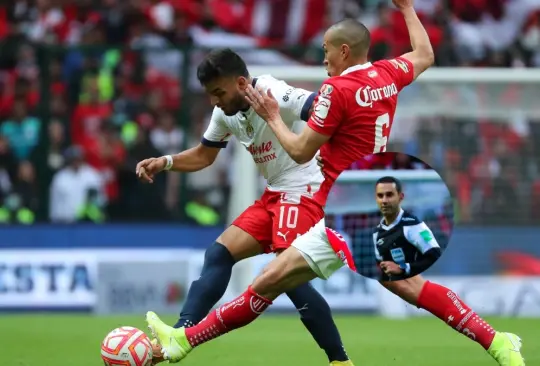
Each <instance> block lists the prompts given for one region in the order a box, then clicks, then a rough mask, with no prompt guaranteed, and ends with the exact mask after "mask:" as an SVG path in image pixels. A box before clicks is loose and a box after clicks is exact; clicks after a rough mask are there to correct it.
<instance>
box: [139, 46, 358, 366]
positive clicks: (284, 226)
mask: <svg viewBox="0 0 540 366" xmlns="http://www.w3.org/2000/svg"><path fill="white" fill-rule="evenodd" d="M197 77H198V79H199V81H200V82H201V84H202V85H203V86H204V88H205V89H206V92H207V93H208V95H209V96H210V100H211V103H212V104H213V105H214V106H215V107H214V111H213V113H212V117H211V120H210V124H209V126H208V129H207V130H206V132H205V133H204V136H203V138H202V141H201V143H200V144H199V145H197V146H196V147H194V148H192V149H189V150H186V151H184V152H181V153H179V154H176V155H173V156H170V155H168V156H163V157H159V158H151V159H147V160H144V161H141V162H140V163H139V164H138V165H137V174H138V176H139V177H140V178H141V179H142V180H144V181H147V182H152V179H153V176H154V175H155V174H156V173H158V172H160V171H162V170H172V171H177V172H193V171H198V170H201V169H204V168H205V167H207V166H209V165H211V164H212V163H213V162H214V160H215V159H216V157H217V155H218V153H219V151H220V150H221V149H223V148H225V147H226V146H227V142H228V140H229V139H230V138H231V137H232V136H235V138H236V139H237V140H238V141H239V142H240V143H241V144H242V145H243V146H244V147H245V148H246V149H247V150H248V151H249V152H250V153H251V155H252V156H253V160H254V162H255V164H257V167H258V169H259V171H260V172H261V173H262V175H264V177H265V178H266V180H267V182H268V184H267V188H266V190H265V192H264V194H263V195H262V197H261V198H260V199H259V200H257V201H256V202H255V203H254V204H253V205H252V206H250V207H248V208H247V209H246V210H245V211H244V212H243V213H242V214H241V215H240V216H239V217H238V218H237V219H236V220H235V221H234V222H233V223H232V225H231V226H229V227H228V228H227V229H226V230H225V231H224V232H223V234H221V235H220V236H219V237H218V238H217V240H216V242H215V243H213V244H212V245H211V246H210V247H209V248H208V249H207V250H206V255H205V261H204V265H203V269H202V272H201V277H200V278H199V279H198V280H196V281H194V282H193V283H192V284H191V287H190V290H189V292H188V295H187V299H186V301H185V305H184V307H183V309H182V312H181V314H180V319H179V321H178V322H177V324H176V325H175V327H176V328H180V327H189V326H192V325H195V324H197V323H198V322H199V321H201V320H202V319H203V318H204V317H205V316H206V315H207V314H208V312H209V311H210V310H211V309H212V308H213V306H214V305H215V304H216V303H217V302H218V301H219V299H220V298H221V297H222V296H223V294H224V293H225V291H226V289H227V285H228V283H229V280H230V277H231V271H232V267H233V266H234V264H235V263H236V262H238V261H240V260H242V259H245V258H248V257H252V256H255V255H258V254H262V253H271V252H273V253H280V252H281V251H283V250H284V249H286V248H288V247H289V246H290V245H291V243H292V242H293V240H294V239H295V238H296V237H297V236H299V235H301V234H304V233H305V232H307V231H308V230H309V229H310V228H311V227H312V226H313V225H315V224H316V223H317V222H319V221H320V220H321V219H322V218H323V217H324V211H323V207H324V202H323V201H321V199H318V200H317V197H318V195H317V193H318V191H319V187H320V185H321V183H322V182H323V180H324V178H323V175H322V173H321V171H320V169H319V167H318V166H317V161H316V160H315V159H311V160H309V161H308V162H306V163H304V164H297V163H296V162H295V161H294V160H293V159H291V158H290V157H289V155H288V154H287V153H286V152H285V151H284V150H283V148H282V147H281V145H280V144H279V141H278V140H277V138H276V136H275V135H274V133H273V132H272V130H271V128H270V127H269V126H268V124H267V123H266V122H265V121H264V120H263V119H262V118H261V117H259V116H258V115H257V113H255V112H254V111H253V109H251V108H250V106H249V104H248V103H247V101H246V100H245V89H246V88H247V87H248V86H253V87H260V88H263V89H269V88H271V89H272V90H273V91H274V93H275V95H276V97H277V98H278V99H279V104H280V107H281V116H282V119H283V121H284V122H285V123H286V125H287V126H288V127H289V128H291V129H292V128H293V127H294V126H295V125H296V124H297V123H304V122H303V121H301V119H303V120H304V121H306V120H307V119H308V117H309V110H310V108H311V105H312V103H313V100H314V99H315V93H312V92H308V91H306V90H303V89H299V88H293V87H291V86H289V85H287V84H286V83H285V82H283V81H280V80H277V79H275V78H273V77H271V76H269V75H264V76H260V77H257V78H252V77H251V76H250V75H249V73H248V70H247V67H246V64H245V63H244V61H243V60H242V59H241V58H240V56H238V55H237V54H236V53H234V52H233V51H231V50H230V49H222V50H216V51H213V52H211V53H210V54H209V55H207V57H206V58H205V60H203V61H202V63H201V64H200V65H199V67H198V70H197ZM287 296H288V297H289V298H290V299H291V301H292V302H293V304H294V305H295V306H296V308H297V309H299V312H300V314H301V320H302V322H303V323H304V325H305V326H306V328H307V329H308V330H309V332H310V333H311V334H312V336H313V338H314V339H315V340H316V342H317V343H318V345H319V346H320V347H321V348H322V349H323V350H324V351H325V352H326V355H327V357H328V359H329V361H330V363H331V364H332V365H352V362H351V361H350V360H349V359H348V356H347V354H346V352H345V349H344V347H343V345H342V342H341V338H340V335H339V332H338V330H337V327H336V325H335V323H334V321H333V319H332V315H331V312H330V308H329V306H328V304H327V302H326V300H325V299H324V298H323V297H322V296H321V295H320V294H319V293H318V292H317V291H316V290H315V289H314V288H313V287H312V286H311V285H310V284H308V283H306V284H303V285H301V286H299V287H297V288H295V289H293V290H291V291H289V292H287Z"/></svg>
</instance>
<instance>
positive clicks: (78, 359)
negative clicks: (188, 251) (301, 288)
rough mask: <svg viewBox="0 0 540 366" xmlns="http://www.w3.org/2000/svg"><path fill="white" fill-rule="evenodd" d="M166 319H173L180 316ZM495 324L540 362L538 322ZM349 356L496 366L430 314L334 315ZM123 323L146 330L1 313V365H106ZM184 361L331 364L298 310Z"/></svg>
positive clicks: (377, 364) (426, 364)
mask: <svg viewBox="0 0 540 366" xmlns="http://www.w3.org/2000/svg"><path fill="white" fill-rule="evenodd" d="M164 320H167V321H170V322H173V321H174V320H175V317H166V318H164ZM488 320H489V321H490V322H491V324H492V325H493V326H494V327H496V328H497V329H501V330H507V331H511V332H514V333H517V334H518V335H520V336H521V337H522V339H523V343H524V346H523V354H524V356H525V361H526V362H527V365H531V366H534V365H540V343H539V339H540V321H539V320H536V319H534V320H532V319H531V320H528V319H501V318H495V319H488ZM336 321H337V323H338V326H339V328H340V330H341V333H342V336H343V340H344V342H345V346H346V348H347V351H348V353H349V356H350V357H351V359H352V360H353V362H354V363H355V365H356V366H387V365H388V366H467V365H470V366H492V365H496V363H495V362H494V361H493V360H492V359H491V357H489V356H488V355H487V354H486V352H484V350H483V349H482V348H481V347H480V346H479V345H478V344H475V343H474V342H472V341H470V340H468V339H467V338H465V337H464V336H462V335H459V334H457V333H456V332H454V331H453V330H451V329H450V328H448V327H446V326H445V325H444V324H442V323H441V322H440V321H439V320H436V319H433V318H420V319H407V320H388V319H382V318H377V317H363V316H337V317H336ZM121 325H130V326H135V327H138V328H140V329H143V330H146V326H145V323H144V315H143V314H142V315H141V316H140V317H93V316H84V315H8V314H5V315H1V316H0V334H1V336H2V342H1V346H0V348H1V350H2V352H1V353H2V357H1V361H0V365H2V366H64V365H66V366H67V365H69V366H95V365H102V361H101V360H100V357H99V352H100V350H99V345H100V342H101V341H102V339H103V337H104V336H105V335H106V334H107V332H109V331H110V330H112V329H113V328H115V327H117V326H121ZM180 364H181V365H186V366H196V365H197V366H200V365H204V366H218V365H222V366H233V365H234V366H241V365H249V366H263V365H264V366H274V365H280V366H298V365H309V366H316V365H321V366H323V365H328V363H327V361H326V357H325V355H324V353H323V352H322V350H320V349H319V348H318V347H317V345H316V344H315V342H314V341H313V340H312V339H311V337H310V335H309V334H308V333H307V331H306V330H305V329H304V328H303V326H302V324H301V322H300V321H299V320H298V318H297V317H296V316H293V315H290V316H288V315H287V316H278V315H268V316H263V317H262V318H261V319H259V320H258V321H256V322H255V323H253V324H251V325H249V326H248V327H246V328H244V329H241V330H239V331H236V332H233V333H231V334H228V335H225V336H224V337H222V338H220V339H217V340H214V341H212V342H211V343H208V344H205V345H203V346H201V347H200V348H198V349H196V350H194V351H193V352H192V354H191V355H190V356H189V357H188V358H187V359H186V360H185V361H183V362H182V363H180Z"/></svg>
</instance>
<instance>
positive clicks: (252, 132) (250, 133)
mask: <svg viewBox="0 0 540 366" xmlns="http://www.w3.org/2000/svg"><path fill="white" fill-rule="evenodd" d="M246 133H247V135H248V137H249V138H250V139H252V138H253V136H254V135H255V129H254V128H253V124H252V123H251V121H248V123H247V126H246Z"/></svg>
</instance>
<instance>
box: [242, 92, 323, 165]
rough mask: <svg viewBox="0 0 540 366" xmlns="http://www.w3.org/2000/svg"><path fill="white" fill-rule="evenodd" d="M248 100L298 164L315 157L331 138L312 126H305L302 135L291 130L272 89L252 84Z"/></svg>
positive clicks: (247, 94) (247, 95)
mask: <svg viewBox="0 0 540 366" xmlns="http://www.w3.org/2000/svg"><path fill="white" fill-rule="evenodd" d="M246 100H247V101H248V102H249V104H250V105H251V107H252V108H253V109H254V110H255V112H257V114H258V115H259V116H261V118H263V119H264V120H265V121H266V122H267V123H268V125H269V126H270V128H271V129H272V131H273V132H274V134H275V135H276V137H277V139H278V140H279V143H280V144H281V146H283V149H285V151H286V152H287V154H289V156H290V157H291V158H292V159H293V160H294V161H295V162H296V163H298V164H304V163H307V162H308V161H310V160H311V159H313V157H314V156H315V154H316V153H317V151H318V150H319V148H320V147H321V146H322V145H323V144H324V143H325V142H326V141H328V139H329V138H330V136H326V135H323V134H320V133H318V132H316V131H314V130H312V129H311V128H304V129H303V130H302V132H301V133H300V135H297V134H295V133H294V132H292V131H291V130H289V128H288V127H287V125H286V124H285V122H283V119H282V118H281V115H280V112H279V104H278V102H277V100H276V99H275V98H274V96H273V95H272V91H271V90H268V93H266V92H265V91H264V90H262V89H260V88H258V89H255V88H253V87H252V86H251V85H250V86H248V88H247V90H246Z"/></svg>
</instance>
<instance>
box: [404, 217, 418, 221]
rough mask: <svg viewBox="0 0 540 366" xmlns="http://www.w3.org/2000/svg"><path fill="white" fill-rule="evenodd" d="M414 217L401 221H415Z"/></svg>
mask: <svg viewBox="0 0 540 366" xmlns="http://www.w3.org/2000/svg"><path fill="white" fill-rule="evenodd" d="M414 220H415V219H414V217H403V218H402V219H401V221H414Z"/></svg>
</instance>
